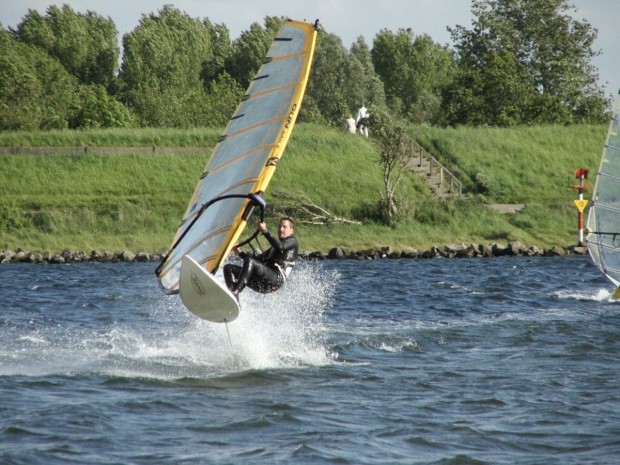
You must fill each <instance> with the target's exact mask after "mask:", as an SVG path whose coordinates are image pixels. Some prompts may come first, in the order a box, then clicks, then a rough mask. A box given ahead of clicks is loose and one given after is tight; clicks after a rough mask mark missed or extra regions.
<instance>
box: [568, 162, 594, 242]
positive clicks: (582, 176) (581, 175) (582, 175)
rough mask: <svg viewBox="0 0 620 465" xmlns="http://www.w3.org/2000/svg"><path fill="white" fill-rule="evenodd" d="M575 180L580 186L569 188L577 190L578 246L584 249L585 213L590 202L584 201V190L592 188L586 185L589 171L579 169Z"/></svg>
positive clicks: (575, 185) (573, 185)
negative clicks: (585, 181)
mask: <svg viewBox="0 0 620 465" xmlns="http://www.w3.org/2000/svg"><path fill="white" fill-rule="evenodd" d="M575 178H576V179H578V180H579V184H571V185H570V186H568V187H571V188H573V189H577V200H575V201H574V202H575V206H576V207H577V210H579V213H578V215H577V221H578V231H577V246H578V247H583V245H584V242H583V211H584V210H585V208H586V205H588V201H587V200H584V198H583V191H584V189H589V188H590V186H586V185H585V184H584V180H586V179H588V170H587V169H585V168H579V169H578V170H576V171H575Z"/></svg>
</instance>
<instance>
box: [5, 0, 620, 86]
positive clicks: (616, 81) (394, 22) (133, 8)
mask: <svg viewBox="0 0 620 465" xmlns="http://www.w3.org/2000/svg"><path fill="white" fill-rule="evenodd" d="M570 3H573V4H574V5H575V6H576V9H577V12H576V13H575V14H574V16H575V18H576V19H579V20H581V19H585V20H586V21H587V22H588V23H589V24H590V25H591V26H592V27H594V28H595V29H597V30H598V38H597V40H596V41H595V43H594V46H593V49H594V50H600V51H601V55H600V56H598V57H595V58H594V59H593V61H592V62H593V64H594V65H595V66H596V67H597V68H598V74H599V78H600V81H599V84H600V85H601V87H604V89H605V93H606V95H608V96H612V95H613V96H615V95H616V93H617V92H618V90H619V89H620V53H619V52H620V0H572V1H570ZM62 4H68V5H70V6H71V8H72V9H73V10H74V11H76V12H80V13H86V12H87V11H93V12H96V13H98V14H100V15H102V16H104V17H110V18H111V19H112V20H113V21H114V23H115V24H116V27H117V29H118V31H119V34H120V36H121V37H122V35H123V34H125V33H127V32H130V31H131V30H133V29H134V28H135V27H136V26H137V25H138V23H139V21H140V18H141V17H142V15H149V14H151V13H157V11H159V10H160V9H161V8H162V7H163V5H166V4H171V5H173V6H174V7H176V8H178V9H179V10H181V11H184V12H185V13H187V14H188V15H190V16H191V17H193V18H198V19H204V18H208V19H209V20H210V21H211V22H212V23H219V24H225V25H226V27H228V29H229V31H230V33H231V37H232V38H233V39H234V38H236V37H238V36H239V34H240V33H241V32H243V31H245V30H247V29H249V27H250V25H251V24H252V23H254V22H258V23H260V24H261V25H262V24H263V19H264V18H265V16H285V17H288V18H291V19H296V20H306V21H309V22H314V21H315V20H316V19H318V20H319V22H320V23H321V24H322V26H323V28H324V29H325V30H326V31H327V32H330V33H333V34H336V35H337V36H339V37H340V38H341V39H342V42H343V44H344V45H345V46H346V47H347V48H348V47H349V46H350V45H351V44H352V43H353V42H354V41H355V40H356V39H357V38H358V37H359V36H362V37H364V39H365V41H366V43H367V44H368V45H369V46H372V41H373V39H374V37H375V35H376V34H377V33H378V32H379V31H380V30H381V29H388V30H390V31H392V32H396V31H398V29H400V28H411V30H412V31H413V33H414V34H415V35H420V34H428V35H429V36H430V37H431V38H432V39H433V40H434V41H435V42H437V43H439V44H442V45H452V40H451V37H450V33H449V32H448V30H447V28H448V27H455V26H457V25H461V26H464V27H466V28H467V29H471V21H472V14H471V0H302V1H295V0H176V1H175V0H163V1H155V0H64V1H63V0H59V1H50V0H1V1H0V23H2V26H3V27H4V28H9V27H15V26H17V24H19V23H20V22H21V21H22V19H23V18H24V16H25V15H26V14H27V13H28V10H29V9H31V10H36V11H38V12H39V13H41V14H45V12H46V10H47V8H48V6H50V5H58V6H60V5H62Z"/></svg>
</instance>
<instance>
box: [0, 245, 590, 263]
mask: <svg viewBox="0 0 620 465" xmlns="http://www.w3.org/2000/svg"><path fill="white" fill-rule="evenodd" d="M567 255H588V249H587V247H581V246H568V247H560V246H554V247H551V248H549V249H541V248H539V247H536V246H525V245H523V244H522V243H520V242H509V243H508V244H507V245H501V244H497V243H493V244H469V245H467V244H450V245H445V246H443V247H431V248H430V249H428V250H425V251H418V250H417V249H414V248H405V249H403V250H395V249H392V247H389V246H385V247H378V248H371V249H364V250H358V251H353V250H351V249H349V248H347V247H333V248H331V249H329V251H328V252H327V253H323V252H320V251H317V252H302V253H300V257H301V258H302V259H307V260H334V259H349V260H377V259H406V258H409V259H434V258H490V257H503V256H526V257H558V256H560V257H562V256H567ZM163 256H164V254H162V253H147V252H137V253H134V252H129V251H127V250H122V251H115V252H113V251H109V250H93V251H91V252H84V251H69V250H65V251H63V252H61V253H50V252H30V251H27V250H23V249H16V250H1V251H0V263H50V264H61V263H79V262H100V263H120V262H159V261H161V260H162V258H163Z"/></svg>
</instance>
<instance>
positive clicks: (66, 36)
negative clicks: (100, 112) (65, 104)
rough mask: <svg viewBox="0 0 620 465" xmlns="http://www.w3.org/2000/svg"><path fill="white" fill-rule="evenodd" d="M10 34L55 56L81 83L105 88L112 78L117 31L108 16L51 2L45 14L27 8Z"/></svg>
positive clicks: (117, 50)
mask: <svg viewBox="0 0 620 465" xmlns="http://www.w3.org/2000/svg"><path fill="white" fill-rule="evenodd" d="M13 34H14V35H15V37H16V38H17V39H18V40H19V41H21V42H24V43H26V44H30V45H34V46H37V47H40V48H41V49H43V50H45V52H47V53H48V54H49V55H50V56H53V57H55V58H57V59H58V61H59V62H60V63H61V64H62V65H63V66H64V67H65V68H66V69H67V71H68V72H69V73H71V74H72V75H74V76H75V77H77V78H78V80H79V82H80V83H82V84H101V85H103V86H106V87H108V86H109V85H110V84H111V83H112V81H113V79H114V76H115V74H116V70H117V68H118V58H119V54H120V51H119V47H118V31H117V29H116V26H115V24H114V22H113V21H112V20H111V19H110V18H103V17H102V16H100V15H98V14H96V13H93V12H91V11H88V12H87V13H85V14H82V13H76V12H75V11H73V10H72V9H71V7H70V6H69V5H63V6H62V8H58V7H57V6H54V5H52V6H50V7H49V8H48V9H47V13H46V15H45V16H41V15H40V14H39V13H38V12H36V11H34V10H28V13H27V14H26V16H25V18H24V20H23V21H22V22H21V23H20V24H18V26H17V29H16V30H15V31H13Z"/></svg>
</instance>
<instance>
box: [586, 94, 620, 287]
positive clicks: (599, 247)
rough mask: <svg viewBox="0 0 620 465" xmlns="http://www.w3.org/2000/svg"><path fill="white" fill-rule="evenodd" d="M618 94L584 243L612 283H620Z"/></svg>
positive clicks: (591, 204)
mask: <svg viewBox="0 0 620 465" xmlns="http://www.w3.org/2000/svg"><path fill="white" fill-rule="evenodd" d="M619 116H620V95H619V96H618V98H617V99H616V102H615V105H614V108H613V115H612V118H611V121H610V123H609V129H608V131H607V138H606V140H605V145H604V148H603V154H602V156H601V161H600V166H599V170H598V175H597V177H596V182H595V183H594V190H593V193H592V201H591V203H590V209H589V212H588V220H587V231H588V235H587V237H586V243H587V246H588V251H589V252H590V257H591V258H592V261H593V262H594V264H595V265H596V266H597V267H598V268H599V270H600V271H601V272H602V273H603V274H604V275H605V276H606V277H607V278H608V279H609V280H610V281H611V282H612V283H613V284H614V285H615V286H619V285H620V137H619V136H618V134H619V133H620V131H619V130H620V122H619V121H620V120H619V119H618V118H619Z"/></svg>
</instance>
